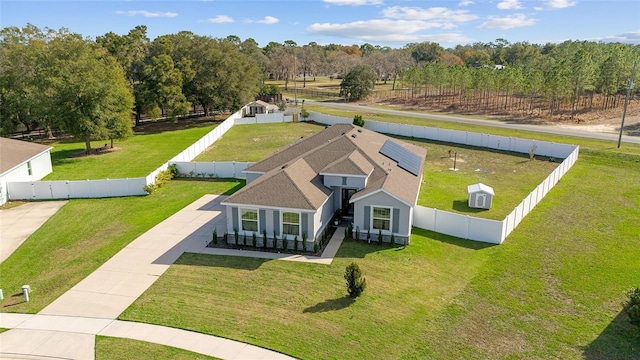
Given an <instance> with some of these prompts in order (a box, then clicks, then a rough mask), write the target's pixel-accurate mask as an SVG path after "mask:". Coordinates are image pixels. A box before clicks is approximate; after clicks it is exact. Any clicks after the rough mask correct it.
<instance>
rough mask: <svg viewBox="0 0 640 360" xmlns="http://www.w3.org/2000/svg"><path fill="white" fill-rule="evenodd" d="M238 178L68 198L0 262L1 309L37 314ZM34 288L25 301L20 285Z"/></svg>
mask: <svg viewBox="0 0 640 360" xmlns="http://www.w3.org/2000/svg"><path fill="white" fill-rule="evenodd" d="M243 184H244V182H243V181H240V180H235V179H232V180H217V181H187V180H173V181H170V182H168V183H167V184H166V185H165V186H164V187H162V188H160V189H159V190H157V191H156V192H154V193H153V194H152V195H149V196H144V197H123V198H108V199H76V200H70V201H69V203H67V204H66V205H65V206H63V207H62V208H61V209H60V210H59V211H58V212H57V213H56V214H55V215H53V216H52V217H51V218H50V219H49V220H48V221H47V222H46V223H45V224H44V225H43V226H42V227H40V229H38V230H37V231H36V232H35V233H33V234H32V235H31V236H30V237H29V238H28V239H27V240H26V241H25V242H24V243H23V244H22V245H21V246H20V247H19V248H18V249H17V250H16V251H15V252H14V253H13V254H12V255H11V256H10V257H9V258H8V259H6V260H5V261H4V262H3V263H2V264H0V274H2V289H3V290H4V294H5V299H4V301H2V303H1V306H2V308H1V309H0V311H4V312H22V313H36V312H38V311H40V310H42V309H43V308H44V307H45V306H47V305H48V304H49V303H51V302H52V301H53V300H55V299H56V298H57V297H58V296H60V295H62V294H63V293H64V292H65V291H67V290H69V289H70V288H71V287H73V286H74V285H75V284H76V283H78V282H79V281H80V280H82V279H83V278H85V277H86V276H88V275H89V274H90V273H91V272H93V271H94V270H95V269H97V268H98V267H99V266H100V265H102V264H103V263H105V262H106V261H107V260H108V259H109V258H111V257H112V256H113V255H115V254H116V253H117V252H118V251H120V250H121V249H122V248H123V247H124V246H126V245H127V244H129V243H130V242H131V241H133V240H134V239H135V238H137V237H138V236H139V235H141V234H143V233H144V232H145V231H147V230H149V229H151V228H152V227H153V226H155V225H156V224H158V223H159V222H161V221H162V220H164V219H166V218H167V217H169V216H171V215H172V214H174V213H175V212H177V211H178V210H180V209H182V208H183V207H185V206H186V205H188V204H190V203H192V202H193V201H195V200H196V199H199V198H200V197H202V196H203V195H204V194H229V193H232V192H233V191H235V190H237V189H239V188H240V187H242V185H243ZM24 284H29V285H31V289H32V290H33V293H32V295H31V299H30V301H29V302H28V303H25V302H23V299H22V294H21V290H20V289H21V286H22V285H24Z"/></svg>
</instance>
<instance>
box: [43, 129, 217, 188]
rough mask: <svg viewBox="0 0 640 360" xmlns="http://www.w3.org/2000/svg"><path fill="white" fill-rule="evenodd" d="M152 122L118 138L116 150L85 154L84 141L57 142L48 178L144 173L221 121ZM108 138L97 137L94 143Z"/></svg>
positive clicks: (54, 144) (93, 145)
mask: <svg viewBox="0 0 640 360" xmlns="http://www.w3.org/2000/svg"><path fill="white" fill-rule="evenodd" d="M180 121H181V122H180V123H178V124H174V123H170V122H157V123H154V122H149V123H145V124H144V125H141V126H139V127H136V128H135V130H136V135H134V136H132V137H129V138H127V139H124V140H121V141H116V142H115V143H114V148H115V150H114V151H104V152H99V153H93V154H91V155H88V156H86V155H85V156H77V155H79V154H80V155H82V153H83V151H84V148H85V145H84V142H75V141H74V142H66V141H65V142H55V143H52V144H50V145H51V146H53V150H52V151H51V160H52V163H53V172H52V173H51V174H49V175H48V176H47V177H46V178H45V179H44V180H84V179H106V178H109V179H117V178H127V177H144V176H147V175H149V173H150V172H151V171H153V170H155V169H156V168H158V166H160V165H162V164H164V163H165V162H166V161H167V160H169V159H171V158H172V157H173V156H175V155H177V154H178V153H180V152H181V151H182V150H184V149H186V148H187V147H189V146H190V145H191V144H193V143H194V142H196V140H198V139H200V138H201V137H202V136H204V135H205V134H207V133H208V132H209V131H211V130H212V129H213V128H215V126H217V124H218V123H219V121H213V120H207V119H203V120H186V119H185V120H180ZM105 143H108V141H93V142H92V147H95V148H98V147H102V146H104V144H105Z"/></svg>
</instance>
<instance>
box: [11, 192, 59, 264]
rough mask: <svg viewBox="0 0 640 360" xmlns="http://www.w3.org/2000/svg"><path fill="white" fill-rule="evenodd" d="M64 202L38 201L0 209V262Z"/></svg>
mask: <svg viewBox="0 0 640 360" xmlns="http://www.w3.org/2000/svg"><path fill="white" fill-rule="evenodd" d="M66 203H67V201H66V200H65V201H38V202H30V203H26V204H23V205H20V206H16V207H14V208H11V209H3V210H0V263H2V262H3V261H5V260H6V259H7V258H8V257H9V256H10V255H11V254H13V252H14V251H16V249H17V248H18V247H19V246H20V245H22V243H23V242H24V241H25V240H27V238H28V237H29V236H30V235H31V234H33V233H34V232H35V231H36V230H38V229H39V228H40V226H42V225H43V224H44V223H45V222H46V221H47V220H49V218H50V217H51V216H53V214H55V213H56V212H57V211H58V210H59V209H60V208H61V207H62V206H63V205H64V204H66Z"/></svg>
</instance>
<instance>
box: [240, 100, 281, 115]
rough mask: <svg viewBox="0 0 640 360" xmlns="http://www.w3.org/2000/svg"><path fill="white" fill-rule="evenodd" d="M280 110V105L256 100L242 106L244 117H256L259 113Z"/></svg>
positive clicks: (270, 112)
mask: <svg viewBox="0 0 640 360" xmlns="http://www.w3.org/2000/svg"><path fill="white" fill-rule="evenodd" d="M277 111H278V105H274V104H269V103H266V102H264V101H262V100H256V101H254V102H251V103H249V104H247V105H245V107H244V108H242V117H254V116H256V115H258V114H273V113H274V112H277Z"/></svg>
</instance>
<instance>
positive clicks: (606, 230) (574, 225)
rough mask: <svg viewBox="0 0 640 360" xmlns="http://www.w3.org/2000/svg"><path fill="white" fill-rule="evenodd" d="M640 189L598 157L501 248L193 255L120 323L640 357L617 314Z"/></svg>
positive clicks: (323, 354)
mask: <svg viewBox="0 0 640 360" xmlns="http://www.w3.org/2000/svg"><path fill="white" fill-rule="evenodd" d="M638 178H640V158H639V157H637V156H623V155H619V154H612V153H609V152H602V151H592V150H588V151H586V152H585V153H584V154H583V155H582V158H581V160H580V161H578V163H577V164H576V165H575V167H574V168H573V169H572V170H571V171H569V173H568V174H567V175H566V176H565V177H564V178H563V179H562V181H561V182H560V183H559V184H558V185H557V186H556V187H555V188H554V189H553V190H552V191H551V192H550V193H549V195H547V197H546V198H545V200H544V201H542V202H541V203H540V204H539V205H538V206H537V207H536V208H535V209H534V211H533V212H532V213H531V214H529V215H528V216H527V217H526V218H525V219H524V220H523V222H522V223H521V224H520V226H519V227H518V228H517V229H516V230H515V231H514V232H513V233H512V234H511V235H510V236H509V237H508V238H507V239H506V241H505V243H504V244H503V245H501V246H493V247H485V246H486V245H483V244H480V243H476V242H471V241H462V240H457V239H453V238H449V237H446V236H443V235H439V234H435V233H430V232H427V231H423V230H419V229H415V232H414V235H413V236H412V242H411V245H410V246H409V247H407V248H390V247H388V246H380V247H379V246H378V245H370V246H369V245H366V244H363V243H354V242H348V243H346V244H344V245H343V246H342V247H341V249H340V251H339V252H338V256H337V258H336V259H335V261H334V263H333V264H332V265H331V266H322V265H312V264H300V263H290V262H283V261H266V260H259V259H244V258H231V257H217V256H205V255H193V254H184V255H183V256H182V257H181V258H180V259H179V261H178V262H177V263H176V264H175V265H173V266H172V267H171V268H170V269H169V270H168V271H167V272H166V273H165V275H163V276H162V277H161V278H160V279H159V280H158V281H157V282H156V283H155V284H154V285H153V286H152V287H151V288H150V289H149V290H148V291H147V292H146V293H145V294H143V296H142V297H140V298H139V299H138V300H137V301H136V302H135V303H134V304H133V305H132V306H131V307H130V308H129V309H127V310H126V311H125V313H124V314H123V315H122V318H123V319H127V320H136V321H144V322H150V323H156V324H163V325H167V326H174V327H179V328H185V329H191V330H195V331H200V332H204V333H210V334H215V335H219V336H223V337H229V338H232V339H237V340H241V341H246V342H250V343H252V344H256V345H259V346H264V347H268V348H272V349H275V350H278V351H281V352H284V353H287V354H290V355H292V356H295V357H299V358H302V359H346V358H359V359H364V358H379V357H380V354H384V357H385V358H394V359H396V358H407V359H425V358H436V359H459V358H467V359H477V358H499V359H504V358H512V359H521V358H527V359H528V358H539V359H548V358H562V359H581V358H587V359H596V358H611V359H637V358H639V357H640V352H639V348H640V329H637V328H632V326H631V325H629V324H628V322H627V321H626V319H625V318H624V316H623V315H619V312H620V310H621V306H620V302H621V301H622V300H623V298H624V297H623V295H622V291H623V290H625V289H627V288H629V287H631V286H638V285H640V284H639V283H638V281H640V279H639V278H638V274H640V262H639V261H638V259H639V258H640V237H639V236H638V224H637V220H638V219H639V218H640V183H638V182H637V179H638ZM587 179H588V181H585V180H587ZM351 261H356V262H358V264H359V265H360V267H361V268H362V269H363V272H364V275H365V277H366V278H367V283H368V288H367V290H366V291H365V293H364V295H363V296H362V297H361V298H359V299H358V300H356V301H355V302H350V301H349V300H348V299H346V298H344V295H345V289H344V285H343V282H344V280H343V279H342V275H343V272H344V267H345V266H346V265H347V264H348V263H350V262H351ZM184 309H189V310H188V311H185V310H184Z"/></svg>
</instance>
